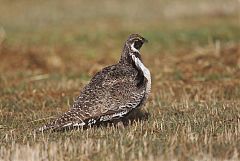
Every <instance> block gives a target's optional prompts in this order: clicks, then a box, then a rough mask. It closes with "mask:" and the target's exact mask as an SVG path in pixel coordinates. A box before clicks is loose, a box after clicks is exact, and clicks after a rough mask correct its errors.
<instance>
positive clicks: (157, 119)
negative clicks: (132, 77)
mask: <svg viewBox="0 0 240 161" xmlns="http://www.w3.org/2000/svg"><path fill="white" fill-rule="evenodd" d="M0 4H1V5H0V160H4V161H5V160H6V161H15V160H17V161H18V160H22V161H31V160H44V161H45V160H49V161H61V160H69V161H70V160H76V161H77V160H82V161H105V160H109V161H112V160H116V161H125V160H132V161H135V160H140V161H151V160H159V161H162V160H182V161H185V160H229V161H230V160H231V161H233V160H240V1H237V0H229V1H226V0H213V1H212V0H211V1H210V0H201V1H200V0H183V1H177V0H173V1H166V0H161V1H157V0H151V1H149V2H148V3H146V1H144V0H140V1H137V0H132V1H110V0H107V1H104V2H100V1H97V0H93V1H84V0H81V1H73V0H68V1H57V0H52V1H35V0H30V1H28V0H22V1H19V2H17V1H8V0H0ZM130 33H140V34H141V35H143V36H144V37H146V38H147V39H148V40H149V43H148V44H146V45H145V46H144V47H143V48H142V56H143V60H144V63H145V64H146V66H147V67H149V69H150V71H151V73H152V77H153V78H152V79H153V82H152V92H151V95H150V98H149V100H148V103H147V104H146V106H145V107H144V108H143V109H142V113H143V114H146V113H147V114H149V116H148V119H146V120H139V119H135V120H133V121H132V122H131V124H129V125H128V126H122V125H116V126H112V125H108V126H106V127H105V126H104V127H92V128H89V129H86V130H75V131H68V132H62V133H60V132H55V133H42V134H36V133H35V132H34V129H36V128H38V127H40V126H41V125H43V124H44V123H46V122H48V121H49V120H51V119H53V118H54V117H56V116H57V115H59V114H61V113H62V112H64V111H66V110H67V109H68V108H69V107H70V106H71V104H72V102H73V100H74V98H75V97H76V96H77V95H78V93H79V91H80V90H81V88H82V87H83V86H84V85H86V84H87V83H88V81H89V80H90V78H91V77H92V76H93V75H94V73H96V72H97V71H99V70H100V69H102V68H103V67H105V66H108V65H111V64H114V63H116V62H117V61H118V59H119V57H120V52H121V48H122V46H123V42H124V41H125V39H126V38H127V36H128V35H129V34H130Z"/></svg>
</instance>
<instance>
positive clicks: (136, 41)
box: [120, 34, 148, 62]
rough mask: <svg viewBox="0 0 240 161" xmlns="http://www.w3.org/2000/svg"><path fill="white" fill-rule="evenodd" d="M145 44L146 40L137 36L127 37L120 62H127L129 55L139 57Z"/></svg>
mask: <svg viewBox="0 0 240 161" xmlns="http://www.w3.org/2000/svg"><path fill="white" fill-rule="evenodd" d="M146 42H148V40H147V39H145V38H144V37H142V36H141V35H139V34H131V35H129V36H128V39H127V41H126V42H125V44H124V48H123V52H122V56H121V60H120V62H125V61H126V60H128V57H129V55H130V54H134V55H136V56H137V57H140V49H141V47H142V45H143V44H144V43H146ZM140 59H141V58H140Z"/></svg>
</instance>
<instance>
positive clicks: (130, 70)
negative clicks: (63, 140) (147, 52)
mask: <svg viewBox="0 0 240 161" xmlns="http://www.w3.org/2000/svg"><path fill="white" fill-rule="evenodd" d="M146 42H148V40H147V39H146V38H144V37H142V36H141V35H140V34H130V35H129V36H128V38H127V40H126V41H125V43H124V46H123V49H122V52H121V56H120V60H119V61H118V63H116V64H114V65H110V66H107V67H105V68H103V69H102V70H101V71H99V72H97V73H96V74H95V75H94V76H93V77H92V79H91V80H90V82H89V83H88V84H87V85H86V86H85V87H83V89H82V90H81V91H80V94H79V96H77V97H76V99H75V100H74V102H73V104H72V106H71V107H70V109H69V110H68V111H67V112H65V113H63V114H62V115H60V116H59V117H57V118H56V119H55V120H53V121H51V122H49V123H47V124H45V125H44V126H42V127H40V128H38V131H41V132H43V131H47V130H54V131H55V130H57V131H58V130H63V129H66V128H75V127H89V126H93V125H95V124H101V123H104V122H105V123H106V122H109V121H113V120H119V119H121V118H124V117H126V116H127V115H128V114H130V113H131V112H132V111H134V110H136V109H139V108H140V107H142V106H144V105H145V104H146V100H147V98H148V96H149V94H150V91H151V74H150V71H149V69H148V68H147V67H146V66H145V65H144V64H143V61H142V57H141V53H140V49H141V47H142V45H143V44H144V43H146Z"/></svg>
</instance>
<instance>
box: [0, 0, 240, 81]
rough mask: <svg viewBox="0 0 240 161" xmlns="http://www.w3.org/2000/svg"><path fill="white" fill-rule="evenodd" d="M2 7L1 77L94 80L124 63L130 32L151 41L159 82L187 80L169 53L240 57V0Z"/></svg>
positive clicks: (148, 52)
mask: <svg viewBox="0 0 240 161" xmlns="http://www.w3.org/2000/svg"><path fill="white" fill-rule="evenodd" d="M0 4H1V5H0V42H1V51H0V58H1V64H0V72H1V73H5V74H7V75H8V74H11V73H12V74H13V75H15V74H16V73H18V72H20V73H21V72H22V71H28V72H30V73H29V74H30V75H31V74H33V73H35V74H42V73H49V72H54V73H56V72H57V73H60V72H63V73H65V72H66V71H67V73H68V74H69V73H72V74H73V75H75V74H76V73H78V75H79V73H82V75H85V76H89V75H92V74H93V73H94V72H95V71H97V70H99V69H101V68H102V67H104V66H106V65H107V64H111V63H113V62H116V61H117V60H118V59H119V56H120V52H121V48H122V46H123V43H124V41H125V40H126V38H127V36H128V35H129V34H130V33H140V34H142V35H143V36H145V37H146V38H147V39H149V41H150V43H149V44H147V45H146V46H145V47H144V48H143V53H144V57H145V61H146V63H147V65H148V66H149V67H150V68H154V69H152V70H154V71H155V70H157V68H159V71H157V72H156V73H155V74H154V75H155V76H156V77H157V76H159V77H162V74H166V73H172V75H166V77H168V76H170V77H173V78H174V77H184V76H180V75H181V73H185V71H181V70H182V69H180V71H179V70H177V69H174V68H177V67H173V68H172V67H171V66H172V65H174V63H175V64H176V62H170V61H171V60H170V59H171V58H168V56H169V53H172V54H175V55H176V54H179V53H180V54H181V52H182V54H186V55H187V56H190V55H192V54H194V53H195V52H202V51H203V50H215V49H216V51H214V53H216V52H217V53H218V52H219V50H221V49H222V47H227V48H231V49H232V48H234V49H233V50H239V49H238V44H237V43H238V42H239V40H240V28H239V26H240V25H239V23H240V2H239V1H238V0H228V1H226V0H182V1H177V0H172V1H167V0H150V1H148V2H146V1H144V0H132V1H127V0H124V1H112V0H106V1H102V2H101V1H97V0H93V1H86V0H79V1H75V0H68V1H57V0H52V1H41V2H39V1H35V0H31V1H28V0H21V1H15V0H10V1H7V0H0ZM206 46H208V47H207V48H205V47H206ZM209 46H210V47H209ZM200 48H203V49H200ZM213 48H214V49H213ZM196 50H197V51H196ZM204 52H207V51H204ZM166 53H168V54H167V56H164V54H166ZM228 54H229V56H230V55H231V56H232V55H234V53H228ZM210 55H211V54H210ZM184 56H185V55H184ZM229 56H227V57H228V58H226V59H231V58H229ZM165 58H166V59H167V60H164V59H165ZM175 58H178V57H172V59H175ZM224 58H225V57H224ZM232 58H233V60H232V61H237V62H235V64H237V65H239V63H240V62H239V61H240V60H238V59H239V53H238V56H237V58H238V59H236V55H235V56H232ZM168 59H169V60H168ZM89 61H92V63H88V62H89ZM176 61H177V60H176ZM224 61H225V60H224ZM226 61H227V60H226ZM148 62H149V63H148ZM169 63H170V64H169ZM180 63H181V62H180ZM205 63H206V64H207V63H210V64H212V62H205ZM228 63H230V64H232V62H231V60H230V62H228ZM206 64H205V65H206ZM160 67H161V68H160ZM155 68H156V69H155ZM159 72H160V73H159ZM162 72H163V73H162ZM24 73H25V72H24ZM214 74H215V75H217V73H214ZM221 74H222V73H221ZM197 77H201V75H200V76H199V75H197ZM210 77H211V76H210ZM213 77H215V76H213ZM216 77H218V76H216ZM184 78H185V77H184ZM163 79H164V78H163Z"/></svg>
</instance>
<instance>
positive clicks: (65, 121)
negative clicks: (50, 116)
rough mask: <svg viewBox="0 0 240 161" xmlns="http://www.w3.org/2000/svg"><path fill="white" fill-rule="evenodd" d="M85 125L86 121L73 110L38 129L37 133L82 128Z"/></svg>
mask: <svg viewBox="0 0 240 161" xmlns="http://www.w3.org/2000/svg"><path fill="white" fill-rule="evenodd" d="M84 125H85V122H84V120H83V119H82V118H80V117H79V116H78V115H77V113H76V112H75V111H73V110H71V111H68V112H66V113H64V114H63V115H62V116H60V117H59V118H57V119H56V120H54V121H52V122H50V123H48V124H46V125H44V126H42V127H40V128H38V129H37V131H39V132H44V131H47V130H61V129H65V128H72V127H82V126H84Z"/></svg>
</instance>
